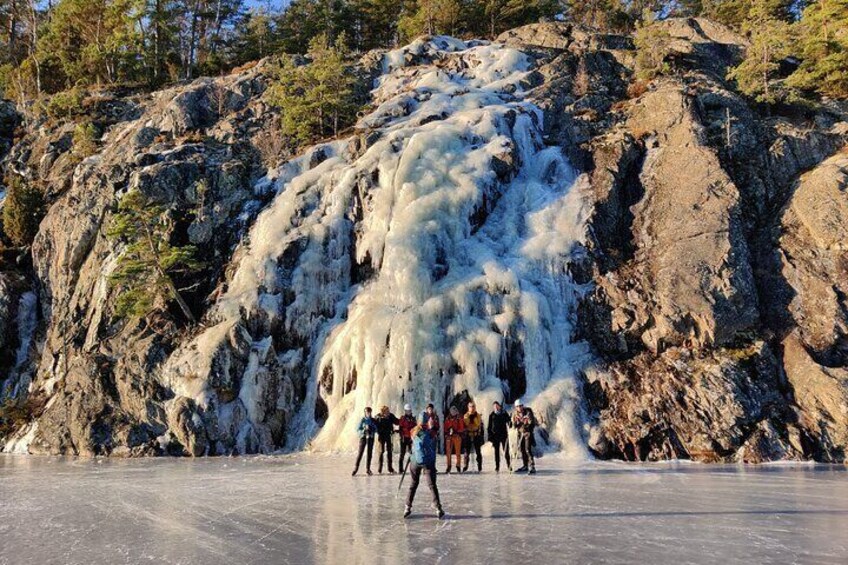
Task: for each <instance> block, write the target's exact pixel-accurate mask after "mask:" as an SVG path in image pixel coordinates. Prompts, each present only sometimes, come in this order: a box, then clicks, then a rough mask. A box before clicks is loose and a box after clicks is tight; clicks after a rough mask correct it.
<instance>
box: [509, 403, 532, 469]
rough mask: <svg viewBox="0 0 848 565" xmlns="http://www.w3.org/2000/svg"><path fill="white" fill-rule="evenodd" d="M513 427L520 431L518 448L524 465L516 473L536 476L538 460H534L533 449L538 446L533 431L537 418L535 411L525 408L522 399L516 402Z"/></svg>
mask: <svg viewBox="0 0 848 565" xmlns="http://www.w3.org/2000/svg"><path fill="white" fill-rule="evenodd" d="M512 425H513V427H514V428H515V429H516V430H517V431H518V446H519V447H520V448H521V460H522V462H523V463H524V465H523V466H522V467H521V468H520V469H518V471H516V472H518V473H524V472H526V473H527V474H528V475H534V474H535V473H536V460H535V459H534V458H533V447H534V446H535V445H536V439H535V437H534V435H533V431H534V430H535V429H536V416H535V415H534V414H533V410H532V409H530V408H528V407H526V406H524V404H523V403H522V402H521V400H520V399H519V400H516V401H515V411H513V413H512Z"/></svg>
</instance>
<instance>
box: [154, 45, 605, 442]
mask: <svg viewBox="0 0 848 565" xmlns="http://www.w3.org/2000/svg"><path fill="white" fill-rule="evenodd" d="M383 70H384V72H383V75H382V76H381V78H380V79H379V80H378V83H377V85H376V88H375V90H374V92H373V99H374V109H373V111H372V112H371V113H370V114H368V115H367V116H365V117H363V118H362V119H361V120H360V122H359V123H358V124H357V127H356V130H357V135H355V136H354V137H352V138H351V139H346V140H341V141H335V142H333V143H330V144H326V145H322V146H318V147H314V148H312V149H311V150H310V151H308V152H307V153H306V154H305V155H304V156H302V157H300V158H299V159H297V160H295V161H292V162H290V163H288V164H286V165H285V166H283V167H282V168H281V169H280V170H279V171H277V172H276V173H274V174H273V175H271V176H269V178H267V179H263V181H262V189H267V188H269V187H273V189H275V190H276V193H277V195H276V197H275V199H274V200H273V202H272V203H271V204H270V205H269V206H268V207H267V209H265V210H264V211H263V212H262V213H261V214H260V216H259V217H258V219H257V221H256V223H255V225H254V226H253V228H252V229H251V231H250V234H249V236H248V241H247V242H246V243H245V244H244V245H243V246H242V248H240V250H239V252H237V255H236V260H235V261H236V262H235V270H234V274H233V275H232V279H231V281H230V284H229V285H228V288H227V290H226V292H225V293H224V295H223V296H222V297H221V298H220V299H219V301H218V303H217V305H216V307H215V311H214V315H213V317H212V319H213V321H214V322H215V325H214V326H213V327H210V328H208V329H207V330H206V331H205V332H204V333H203V334H201V335H200V336H198V337H197V338H196V340H195V341H194V343H193V344H192V345H191V346H190V347H188V348H186V349H185V350H184V351H182V352H180V353H179V354H178V355H176V356H175V357H174V358H172V360H171V361H170V362H169V364H168V366H167V367H166V370H165V378H166V379H167V380H168V383H169V384H170V386H171V387H172V388H173V389H174V390H175V391H176V392H177V393H178V394H181V395H184V396H188V397H191V398H193V399H194V400H195V401H196V403H197V404H198V405H199V406H200V407H201V408H204V409H205V410H215V411H216V412H217V420H216V421H217V425H219V426H225V427H226V426H229V427H230V428H231V429H232V433H234V434H238V436H239V438H240V439H239V441H240V442H247V444H251V445H255V444H257V443H258V444H262V443H263V438H262V434H263V432H262V428H263V424H260V422H262V421H263V418H265V417H266V416H267V411H268V410H269V409H273V406H266V404H268V402H267V399H268V390H269V387H270V388H275V390H276V393H275V394H272V395H271V397H273V399H274V402H277V403H278V404H280V403H283V400H281V398H282V397H284V396H287V395H288V396H291V395H292V394H293V391H294V390H296V389H297V388H298V385H297V383H298V381H299V380H300V381H305V386H304V387H303V392H302V394H303V402H302V404H300V406H301V408H299V409H298V411H297V413H292V414H291V415H290V416H289V419H288V422H287V425H288V430H289V433H288V435H287V442H288V445H289V446H291V447H300V446H304V445H306V444H307V443H309V444H310V446H311V447H312V448H315V449H319V450H334V449H344V448H347V447H350V446H351V445H352V444H353V443H354V442H355V441H356V440H355V433H354V428H355V425H356V421H357V420H358V417H359V415H360V414H361V412H362V410H363V409H364V407H365V406H368V405H371V406H375V407H379V406H381V405H383V404H386V405H388V406H390V407H392V408H393V409H394V410H396V411H398V410H400V407H401V406H402V404H403V403H405V402H409V403H411V404H413V405H414V406H415V407H416V409H421V408H422V407H423V406H424V404H425V403H427V402H434V403H435V404H436V406H437V409H438V410H439V411H440V412H441V411H442V410H443V409H444V408H445V407H447V405H448V404H449V403H450V402H451V401H452V399H454V397H455V395H459V394H463V393H465V392H467V394H468V395H469V396H470V397H471V398H473V399H475V400H476V401H477V402H478V404H479V405H480V406H481V408H482V409H483V410H486V411H487V412H488V407H489V404H490V403H491V402H492V401H493V400H501V399H504V400H506V401H507V402H512V401H513V400H514V399H515V398H517V397H518V396H521V397H522V398H523V399H524V400H525V402H527V403H529V404H530V405H531V406H532V407H533V408H534V409H535V411H536V413H537V416H538V417H539V418H540V419H541V421H542V423H543V428H544V432H543V433H545V434H546V439H547V440H548V442H549V443H550V444H551V445H553V446H555V447H557V448H561V449H562V450H564V451H565V452H566V453H567V454H569V455H572V456H574V457H582V456H584V454H585V447H584V443H585V442H584V441H583V439H582V437H581V433H580V430H579V426H580V418H579V415H578V413H579V410H580V394H579V386H578V379H577V378H576V375H577V373H578V372H579V371H580V369H581V368H582V367H583V366H584V365H585V364H586V363H587V362H588V361H589V358H590V356H589V352H588V348H587V346H586V344H584V343H582V342H574V341H573V333H574V328H573V325H574V320H575V317H576V311H575V310H576V305H577V301H578V298H579V296H580V295H581V293H583V292H585V290H586V289H585V288H582V287H581V286H580V285H578V284H576V283H575V282H574V280H573V278H572V276H571V271H570V265H571V264H572V263H573V261H574V260H575V259H579V258H580V254H582V253H583V252H584V251H583V247H582V242H583V241H584V239H585V235H586V220H587V216H588V214H589V211H590V201H589V199H588V198H587V196H586V192H587V183H586V182H585V179H583V178H581V177H579V176H578V175H577V174H576V173H575V171H574V170H573V169H572V167H571V166H570V165H569V164H568V162H567V161H566V159H565V158H564V157H563V155H562V152H561V150H560V149H559V148H557V147H546V146H545V144H544V142H543V140H542V120H543V116H542V113H541V111H540V110H539V109H538V108H537V107H535V106H534V105H533V104H532V102H531V101H530V100H529V99H528V97H527V94H526V89H527V88H528V85H529V84H530V83H531V81H530V80H529V75H530V73H531V71H532V62H531V60H530V59H529V58H528V57H527V55H525V54H524V53H522V52H520V51H518V50H516V49H512V48H508V47H505V46H502V45H497V44H485V43H480V42H474V43H464V42H461V41H458V40H455V39H451V38H446V37H437V38H432V39H429V40H418V41H416V42H414V43H413V44H411V45H409V46H407V47H404V48H402V49H398V50H396V51H393V52H390V53H388V54H386V55H385V56H384V59H383ZM355 147H358V149H353V148H355ZM234 336H236V337H234ZM234 341H247V342H249V343H250V351H251V352H250V359H249V362H247V363H246V364H245V366H244V367H243V369H242V371H243V376H242V377H241V384H240V388H239V394H238V398H237V399H236V400H234V401H230V403H232V402H238V403H241V406H240V408H239V410H238V412H239V415H238V416H237V417H236V416H235V415H234V414H233V412H234V411H233V409H231V408H227V407H226V406H224V404H223V403H222V402H221V401H220V399H217V398H216V395H215V394H214V387H213V386H211V385H210V382H211V381H214V380H215V379H216V378H219V377H216V376H215V374H216V372H221V371H225V372H226V371H228V370H232V367H230V366H229V364H230V362H229V361H228V362H226V363H222V362H221V357H220V350H221V347H222V344H225V343H227V342H229V343H232V342H234ZM222 365H225V366H223V367H222ZM263 399H265V400H263ZM271 404H273V402H272V403H271ZM233 418H237V420H238V421H237V422H235V421H234V420H233ZM251 438H252V439H251Z"/></svg>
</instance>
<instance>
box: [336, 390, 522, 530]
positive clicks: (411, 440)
mask: <svg viewBox="0 0 848 565" xmlns="http://www.w3.org/2000/svg"><path fill="white" fill-rule="evenodd" d="M403 412H404V413H403V416H401V417H400V418H398V417H397V416H395V415H394V414H392V412H391V411H390V410H389V407H388V406H383V407H382V408H381V409H380V413H379V414H377V415H376V416H374V415H373V413H372V410H371V408H370V407H368V408H366V409H365V414H364V416H363V418H362V419H361V420H360V421H359V424H358V426H357V431H358V433H359V451H358V453H357V455H356V465H355V467H354V469H353V473H352V475H356V474H357V473H358V472H359V466H360V464H361V463H362V456H363V455H366V467H365V468H366V472H367V473H368V474H369V475H371V474H372V472H371V459H372V454H373V450H374V440H375V439H376V441H377V444H378V446H379V453H378V463H377V472H378V473H382V472H383V461H384V460H385V463H386V469H387V471H388V472H389V473H390V474H393V473H394V472H395V469H394V466H393V455H392V435H393V434H395V433H397V434H399V435H400V455H399V457H398V470H399V471H403V470H404V459H405V457H407V456H408V457H409V461H408V465H409V473H410V479H411V483H410V485H409V492H408V493H407V499H406V511H405V512H404V518H406V517H408V516H409V515H410V513H411V512H412V500H413V498H414V497H415V492H416V490H417V489H418V484H419V482H420V479H421V475H422V474H423V475H424V476H425V477H426V479H427V483H428V485H429V487H430V491H431V492H432V494H433V506H434V507H435V508H436V510H437V516H438V517H439V518H441V517H442V516H444V511H443V510H442V504H441V501H440V499H439V490H438V487H437V486H436V474H437V471H436V450H437V446H438V440H439V435H440V433H441V434H442V436H443V438H444V446H445V456H446V459H447V468H446V470H445V473H450V472H451V471H452V469H453V462H454V461H455V462H456V471H457V472H458V473H465V472H467V471H468V466H469V464H470V461H471V456H472V455H474V457H475V459H476V462H477V472H478V473H479V472H481V471H482V470H483V455H482V447H483V443H484V441H485V439H484V426H483V417H482V415H481V414H480V413H479V412H477V407H476V405H475V404H474V403H473V402H469V403H468V405H467V408H466V411H465V413H464V414H460V413H459V408H458V407H456V406H451V408H450V410H449V412H448V415H447V416H446V417H445V422H444V430H442V426H441V425H440V422H439V416H438V414H436V410H435V407H434V406H433V405H432V404H428V405H427V408H426V409H425V410H424V411H423V412H421V414H420V416H419V417H418V418H417V419H416V418H415V416H414V415H413V412H412V407H411V406H410V405H409V404H407V405H405V406H404V407H403ZM509 428H514V429H515V430H516V432H517V437H518V447H519V449H520V451H521V459H522V463H523V465H522V467H521V468H520V469H517V470H516V472H519V473H521V472H526V473H528V474H531V475H532V474H534V473H535V472H536V462H535V459H534V458H533V447H534V445H535V440H534V433H533V432H534V430H535V428H536V417H535V415H534V414H533V410H532V409H530V408H529V407H527V406H524V405H523V403H522V402H521V400H517V401H516V402H515V410H514V411H513V413H512V414H509V413H507V412H506V410H504V409H503V406H502V405H501V403H500V402H497V401H496V402H494V403H493V405H492V412H491V414H489V419H488V425H487V426H486V435H487V437H488V440H489V442H491V443H492V446H493V447H494V451H495V472H500V464H501V452H503V457H504V460H505V462H506V466H507V468H508V469H509V470H510V471H512V461H511V457H510V450H509Z"/></svg>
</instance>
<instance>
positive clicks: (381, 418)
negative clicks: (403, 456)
mask: <svg viewBox="0 0 848 565" xmlns="http://www.w3.org/2000/svg"><path fill="white" fill-rule="evenodd" d="M374 422H375V423H376V424H377V442H378V443H379V444H380V451H379V453H378V454H377V472H378V473H380V474H381V475H382V474H383V456H385V457H386V467H387V468H388V471H389V473H390V474H392V475H394V474H395V470H394V469H393V468H392V465H393V461H392V434H393V433H395V426H396V425H398V423H399V420H398V419H397V416H395V415H394V414H392V413H391V411H389V407H388V406H383V407H382V408H380V413H379V414H377V417H376V418H374Z"/></svg>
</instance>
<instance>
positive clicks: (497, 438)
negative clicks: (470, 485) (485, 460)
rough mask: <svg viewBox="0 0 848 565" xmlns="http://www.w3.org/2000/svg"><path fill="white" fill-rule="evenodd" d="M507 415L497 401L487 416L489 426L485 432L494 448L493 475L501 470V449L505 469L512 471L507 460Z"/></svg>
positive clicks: (510, 464)
mask: <svg viewBox="0 0 848 565" xmlns="http://www.w3.org/2000/svg"><path fill="white" fill-rule="evenodd" d="M509 425H510V423H509V414H507V413H506V410H504V409H503V406H501V403H500V402H498V401H497V400H496V401H494V402H493V403H492V413H491V414H489V425H488V429H487V430H486V431H487V433H488V438H489V442H490V443H491V444H492V446H493V447H494V448H495V473H499V472H500V470H501V449H503V454H504V460H505V461H506V468H507V469H509V470H510V471H512V463H511V462H510V458H509V430H508V428H509Z"/></svg>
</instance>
